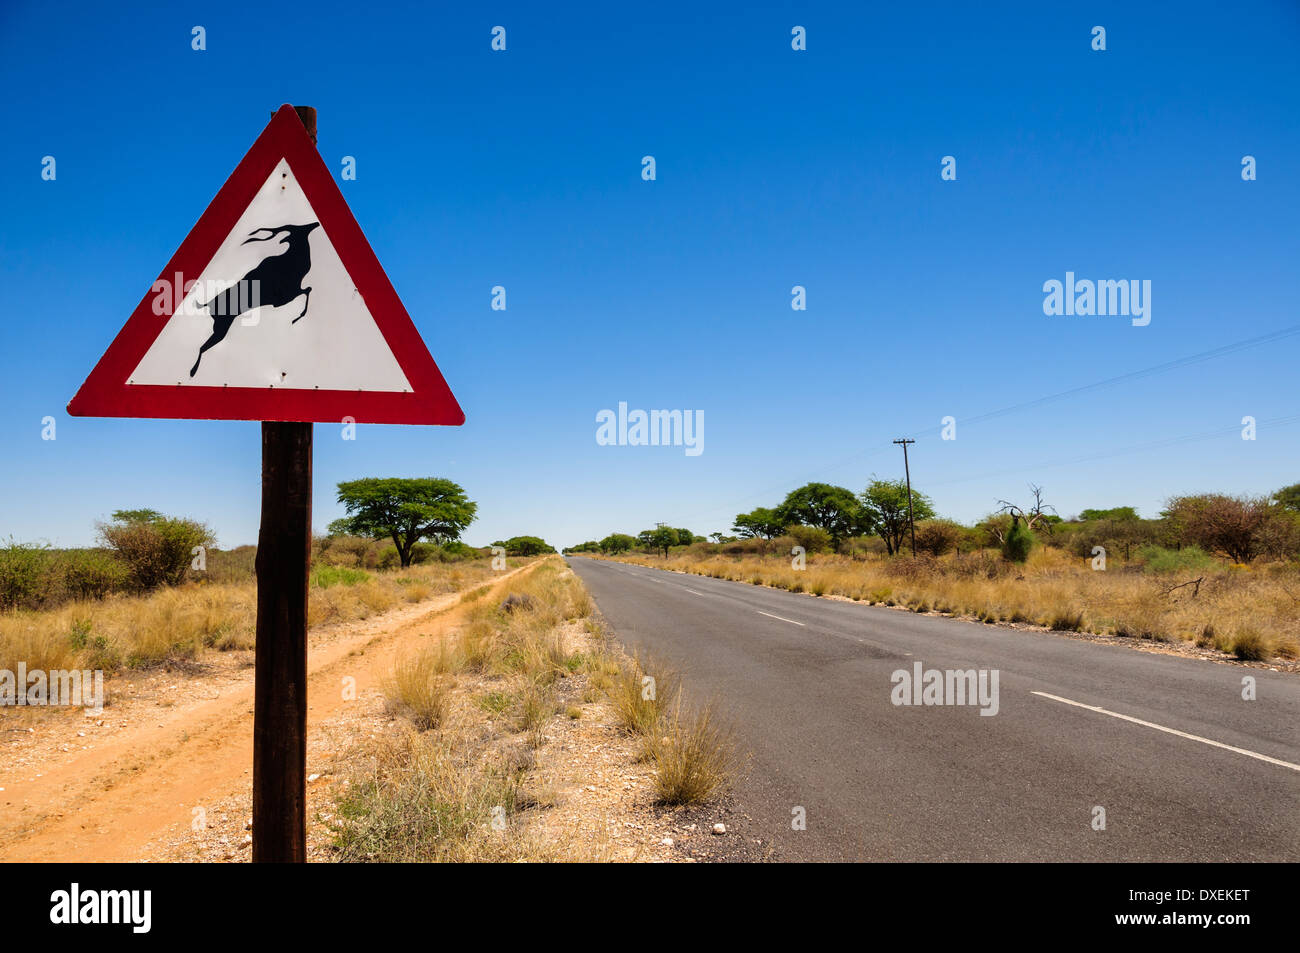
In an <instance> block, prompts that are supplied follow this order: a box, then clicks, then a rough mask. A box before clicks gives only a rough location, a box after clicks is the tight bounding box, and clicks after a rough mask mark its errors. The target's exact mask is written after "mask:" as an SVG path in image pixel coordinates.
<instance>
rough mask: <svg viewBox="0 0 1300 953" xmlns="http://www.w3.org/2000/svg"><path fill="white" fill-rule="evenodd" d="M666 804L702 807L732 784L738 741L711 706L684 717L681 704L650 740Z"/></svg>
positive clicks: (660, 796)
mask: <svg viewBox="0 0 1300 953" xmlns="http://www.w3.org/2000/svg"><path fill="white" fill-rule="evenodd" d="M647 740H648V742H649V744H648V751H649V756H650V761H651V762H652V763H653V764H654V767H655V793H656V795H657V796H658V799H659V801H660V803H662V804H671V805H678V804H700V803H703V802H705V801H708V800H709V799H710V798H712V797H714V796H715V795H717V794H718V793H720V792H721V791H723V790H725V789H726V787H727V786H728V785H729V784H730V781H731V776H732V773H733V770H734V765H733V752H734V750H735V741H734V739H733V738H732V736H731V733H730V732H729V731H728V730H727V729H726V728H725V727H723V725H722V724H721V722H720V721H719V719H718V718H717V717H716V716H715V714H714V712H713V709H712V707H711V706H705V707H704V708H701V709H699V710H698V711H696V712H694V713H693V714H689V715H683V714H682V710H681V702H680V699H679V700H678V702H677V704H675V705H674V706H673V709H672V713H671V714H670V715H668V716H667V717H665V718H664V719H663V721H662V722H661V723H660V724H659V726H658V727H657V729H656V731H655V733H654V734H652V735H651V736H650V737H649V738H648V739H647Z"/></svg>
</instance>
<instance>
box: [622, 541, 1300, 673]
mask: <svg viewBox="0 0 1300 953" xmlns="http://www.w3.org/2000/svg"><path fill="white" fill-rule="evenodd" d="M624 558H625V559H626V560H627V561H629V562H635V563H639V564H641V565H645V566H654V567H658V568H665V569H676V570H680V571H684V572H692V573H697V574H700V575H705V576H712V577H714V578H718V579H731V580H735V581H739V582H746V583H753V584H755V585H769V586H775V587H778V588H782V589H789V590H792V591H794V592H812V593H814V594H816V595H836V596H844V597H846V598H849V599H853V600H855V601H861V602H866V603H869V604H876V605H885V606H902V607H904V608H908V609H912V610H914V611H918V612H922V611H937V612H942V613H945V614H948V615H955V616H963V617H968V618H975V619H979V620H980V621H984V622H990V623H996V622H1024V623H1030V624H1033V625H1041V626H1045V627H1047V628H1052V629H1058V630H1065V631H1074V632H1092V633H1096V634H1099V635H1115V636H1127V637H1131V638H1138V639H1150V640H1154V641H1189V642H1196V643H1197V644H1201V645H1206V644H1214V645H1215V646H1216V647H1219V648H1221V649H1224V650H1225V651H1236V650H1235V649H1234V648H1233V645H1234V644H1235V642H1233V641H1232V640H1225V639H1223V638H1222V637H1213V638H1211V639H1208V640H1207V637H1206V635H1205V633H1206V632H1207V631H1209V632H1212V633H1213V632H1230V633H1243V632H1248V631H1254V632H1256V633H1257V635H1258V638H1255V637H1252V636H1249V635H1248V636H1245V637H1242V636H1240V635H1238V636H1236V638H1237V639H1238V640H1240V641H1241V642H1242V644H1243V646H1245V648H1244V649H1243V651H1245V652H1246V653H1256V654H1258V653H1259V652H1262V651H1266V652H1267V653H1268V654H1267V655H1264V656H1260V657H1261V658H1271V657H1275V656H1277V657H1281V658H1287V659H1290V658H1296V657H1298V656H1300V568H1297V567H1296V566H1295V565H1293V564H1262V563H1261V564H1253V565H1251V566H1248V567H1244V566H1229V565H1226V564H1222V565H1219V566H1216V567H1213V568H1210V569H1203V570H1195V571H1184V572H1182V573H1179V574H1169V573H1155V572H1144V571H1142V570H1141V569H1139V568H1138V567H1137V566H1124V565H1123V564H1113V565H1112V566H1111V568H1110V569H1108V570H1106V571H1093V570H1092V569H1091V568H1090V567H1089V561H1088V560H1083V559H1078V558H1075V557H1071V556H1069V555H1068V554H1066V553H1064V552H1062V551H1060V550H1057V549H1052V548H1050V547H1039V548H1038V549H1036V550H1034V552H1033V553H1032V554H1031V555H1030V558H1029V561H1028V562H1027V563H1026V564H1025V565H1023V566H1013V565H1011V564H1008V563H1005V562H1003V561H1002V560H1001V559H999V558H998V557H997V556H996V554H994V553H991V552H985V553H972V554H965V555H961V556H946V557H943V558H941V559H933V558H926V557H922V558H919V559H915V560H913V559H911V558H908V557H895V558H893V559H890V558H888V557H883V556H868V557H867V558H865V559H863V558H856V559H855V558H849V557H845V556H810V557H808V565H807V569H805V570H796V569H793V568H791V566H790V561H789V560H788V559H785V558H782V557H775V556H772V557H762V556H727V555H712V556H710V555H701V554H682V555H674V556H672V557H670V558H669V559H666V560H665V559H661V558H658V557H652V556H628V557H624ZM1195 577H1204V578H1203V580H1202V582H1201V584H1200V587H1199V591H1196V590H1195V587H1185V588H1182V589H1175V590H1172V591H1169V590H1170V587H1171V586H1173V585H1175V584H1177V583H1181V582H1184V581H1188V580H1189V579H1192V578H1195ZM1237 654H1238V655H1239V656H1240V657H1243V658H1245V657H1248V656H1247V655H1242V654H1241V652H1238V653H1237Z"/></svg>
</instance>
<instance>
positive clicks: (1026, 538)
mask: <svg viewBox="0 0 1300 953" xmlns="http://www.w3.org/2000/svg"><path fill="white" fill-rule="evenodd" d="M1037 542H1038V540H1037V538H1036V537H1035V536H1034V531H1033V530H1031V529H1030V528H1029V527H1028V526H1026V525H1025V524H1024V522H1023V521H1022V520H1012V522H1011V527H1010V528H1009V529H1008V530H1007V536H1006V539H1005V540H1003V542H1002V556H1003V558H1004V559H1006V560H1008V561H1009V562H1013V563H1023V562H1024V561H1025V560H1027V559H1028V558H1029V553H1030V551H1031V550H1032V549H1033V548H1034V544H1035V543H1037Z"/></svg>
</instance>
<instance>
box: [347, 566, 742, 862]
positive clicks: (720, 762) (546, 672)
mask: <svg viewBox="0 0 1300 953" xmlns="http://www.w3.org/2000/svg"><path fill="white" fill-rule="evenodd" d="M511 594H513V595H517V596H520V597H526V598H524V599H521V600H519V603H520V604H517V605H515V606H514V607H513V608H512V610H511V611H505V610H504V609H503V608H502V606H501V602H500V600H498V599H492V600H487V599H481V598H480V599H478V604H476V605H472V607H471V608H470V609H469V610H468V613H467V617H466V621H465V624H464V625H463V626H462V627H461V629H460V630H459V632H458V633H457V634H456V635H455V636H454V637H450V638H448V639H446V640H444V641H443V642H442V643H440V645H439V646H438V647H437V648H436V649H430V650H426V651H424V652H423V653H420V654H418V655H416V656H413V657H412V658H410V659H408V660H406V661H404V662H401V663H399V664H398V665H397V667H396V668H395V670H394V674H393V677H392V679H391V680H390V682H389V684H388V685H386V686H385V691H386V696H387V697H386V702H387V706H388V710H389V711H390V712H393V713H400V714H402V715H404V716H405V717H406V718H407V719H409V720H410V721H411V723H412V726H413V727H408V726H403V727H402V728H401V730H399V731H398V732H396V733H395V734H393V735H385V736H382V737H380V738H379V739H377V740H375V741H373V742H371V743H369V745H368V746H367V747H366V748H365V749H363V751H362V753H361V754H360V755H359V756H358V757H359V766H358V769H357V770H356V772H355V773H354V776H353V777H352V778H351V779H350V781H349V784H348V786H347V788H346V793H345V794H344V795H343V796H342V797H341V799H340V802H339V808H340V814H341V816H342V821H341V823H340V824H339V826H338V829H337V842H336V847H337V850H338V855H339V857H340V858H341V859H343V860H366V861H374V860H382V861H430V860H437V861H466V860H473V861H503V860H552V859H559V858H557V857H556V856H555V848H554V847H550V848H541V847H539V846H538V844H537V842H536V841H535V840H533V839H531V838H530V836H529V834H528V825H527V824H521V823H516V821H515V815H516V814H519V813H520V812H526V811H527V810H529V809H530V807H531V806H534V805H536V804H537V803H538V802H539V800H541V799H542V798H543V796H542V795H538V794H537V793H536V792H535V791H530V786H531V785H533V784H535V780H536V779H535V777H534V775H533V766H534V758H535V752H536V751H537V750H538V749H540V748H542V747H543V746H544V745H545V744H546V741H547V734H546V733H547V730H548V727H550V726H553V725H554V724H555V720H556V719H561V720H562V719H575V718H581V717H582V714H583V713H582V709H581V708H579V707H578V706H576V705H562V703H561V701H560V692H559V691H558V688H559V685H558V683H559V681H560V680H561V679H565V678H569V677H570V676H571V675H573V674H574V673H578V672H581V673H583V674H585V675H586V678H587V688H586V692H587V694H584V696H583V700H584V701H586V702H591V701H594V700H596V698H597V697H598V696H599V695H608V696H609V698H610V699H611V702H612V706H613V707H614V709H615V711H616V715H617V717H618V719H619V721H620V724H621V727H623V728H624V729H625V730H626V731H628V732H629V733H632V734H634V735H636V736H638V737H640V738H641V739H642V743H643V754H642V756H643V757H644V758H645V759H646V760H647V761H650V762H651V763H652V764H653V765H654V769H655V791H656V794H657V796H658V798H659V800H660V801H661V802H662V803H665V804H694V803H699V802H701V801H705V800H708V799H709V798H711V797H714V796H715V795H716V794H717V793H718V792H719V791H721V790H722V789H723V788H725V786H726V785H727V783H728V780H729V777H730V772H731V766H732V762H731V750H732V743H731V739H730V737H729V736H728V735H727V734H726V732H725V731H724V729H722V728H721V727H720V725H719V722H718V720H717V719H716V717H715V716H714V715H713V713H712V711H711V710H710V709H707V708H706V709H703V710H701V711H699V712H696V713H693V714H686V713H684V712H683V707H682V704H681V692H680V690H679V685H680V680H679V679H678V678H677V677H676V676H675V675H673V674H672V673H670V672H667V671H666V670H664V669H663V668H662V667H660V666H652V667H651V668H652V670H653V671H654V673H655V674H654V675H653V676H650V675H649V673H648V672H647V671H646V669H645V668H644V667H643V666H642V663H641V662H640V661H637V660H631V659H628V658H627V657H626V656H625V655H623V654H622V653H621V652H620V651H619V650H618V649H617V648H616V647H615V646H614V645H613V644H612V643H611V641H610V640H609V639H608V638H607V637H606V635H605V633H604V631H603V630H602V629H601V628H600V626H599V625H597V624H596V623H595V621H594V619H593V618H592V613H593V611H594V607H593V604H592V601H591V597H590V596H589V595H588V594H587V592H586V590H585V589H584V588H583V586H582V582H581V580H579V579H578V577H577V576H576V575H574V574H573V572H572V571H571V570H568V569H567V568H565V567H563V565H562V564H561V563H560V561H559V560H558V559H547V560H544V561H542V562H541V563H540V564H539V565H538V566H536V567H535V568H534V569H533V570H531V571H530V572H528V573H527V574H526V575H524V576H523V577H522V578H519V579H518V580H517V584H515V585H512V586H511ZM466 601H467V602H470V603H472V602H473V601H474V598H473V597H471V598H467V600H466ZM573 621H581V622H582V623H583V624H584V626H585V629H586V632H587V634H588V635H589V636H591V644H590V645H589V646H588V647H587V650H586V651H585V652H584V653H582V654H579V653H577V652H566V650H565V646H564V643H563V641H562V640H561V638H560V634H559V633H560V630H561V629H562V627H564V626H565V625H566V624H568V623H571V622H573ZM458 675H464V676H466V678H467V680H468V681H471V682H477V683H478V686H482V685H483V684H484V683H486V685H487V686H492V687H490V688H489V690H488V691H486V692H485V691H483V688H482V687H474V686H471V687H468V688H462V687H458V686H457V685H456V684H455V679H456V677H457V676H458ZM647 677H652V678H653V679H654V681H653V683H652V684H653V688H650V687H649V685H647V683H645V682H643V679H645V678H647ZM570 694H572V692H570ZM420 728H424V729H432V730H426V731H424V732H422V733H421V732H419V731H417V730H413V729H420ZM550 730H552V731H553V730H554V728H553V727H551V728H550ZM494 820H495V821H496V822H497V823H496V824H495V825H494Z"/></svg>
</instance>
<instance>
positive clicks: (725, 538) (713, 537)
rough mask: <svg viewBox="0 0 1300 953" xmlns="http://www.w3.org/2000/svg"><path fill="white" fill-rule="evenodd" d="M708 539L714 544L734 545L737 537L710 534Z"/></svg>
mask: <svg viewBox="0 0 1300 953" xmlns="http://www.w3.org/2000/svg"><path fill="white" fill-rule="evenodd" d="M709 539H711V540H713V541H714V542H715V543H734V542H735V541H736V540H737V539H738V537H736V536H728V535H726V534H725V533H710V534H709Z"/></svg>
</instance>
